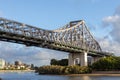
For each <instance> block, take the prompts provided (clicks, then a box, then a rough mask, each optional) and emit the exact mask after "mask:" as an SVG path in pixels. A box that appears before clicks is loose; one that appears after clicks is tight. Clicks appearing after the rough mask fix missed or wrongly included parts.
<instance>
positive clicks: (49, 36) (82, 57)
mask: <svg viewBox="0 0 120 80" xmlns="http://www.w3.org/2000/svg"><path fill="white" fill-rule="evenodd" d="M0 41H7V42H12V43H18V44H24V45H26V46H36V47H42V48H48V49H53V50H59V51H65V52H69V65H74V64H77V63H79V64H80V65H81V66H87V56H88V55H89V56H92V57H93V58H94V61H97V60H98V59H99V58H100V57H103V56H110V55H111V54H110V53H107V52H103V51H102V49H101V47H100V45H99V43H98V42H97V41H96V40H95V39H94V37H93V36H92V35H91V33H90V31H89V30H88V28H87V26H86V24H85V21H83V20H78V21H71V22H69V23H68V24H66V25H65V26H63V27H61V28H59V29H56V30H44V29H41V28H37V27H34V26H31V25H28V24H24V23H20V22H17V21H13V20H8V19H5V18H0ZM76 62H77V63H76Z"/></svg>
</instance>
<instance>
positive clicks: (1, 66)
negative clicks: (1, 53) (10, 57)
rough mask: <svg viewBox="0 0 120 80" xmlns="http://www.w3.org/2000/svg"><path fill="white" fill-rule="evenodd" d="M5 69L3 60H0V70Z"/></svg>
mask: <svg viewBox="0 0 120 80" xmlns="http://www.w3.org/2000/svg"><path fill="white" fill-rule="evenodd" d="M4 67H5V60H4V59H0V69H3V68H4Z"/></svg>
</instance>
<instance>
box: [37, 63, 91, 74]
mask: <svg viewBox="0 0 120 80" xmlns="http://www.w3.org/2000/svg"><path fill="white" fill-rule="evenodd" d="M91 71H92V70H91V69H90V68H89V67H85V66H84V67H80V66H77V65H75V66H56V65H51V66H42V67H39V69H38V71H36V72H38V73H39V74H81V73H90V72H91Z"/></svg>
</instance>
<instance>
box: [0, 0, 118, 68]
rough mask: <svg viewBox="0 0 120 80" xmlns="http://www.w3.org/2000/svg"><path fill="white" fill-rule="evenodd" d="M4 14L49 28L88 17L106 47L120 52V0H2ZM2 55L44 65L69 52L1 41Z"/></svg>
mask: <svg viewBox="0 0 120 80" xmlns="http://www.w3.org/2000/svg"><path fill="white" fill-rule="evenodd" d="M0 17H3V18H7V19H10V20H15V21H18V22H22V23H25V24H29V25H33V26H36V27H38V28H43V29H47V30H54V29H57V28H59V27H62V26H64V25H65V24H67V23H69V22H70V21H74V20H84V21H85V23H86V25H87V26H88V28H89V30H90V32H91V34H92V35H93V36H94V38H95V39H96V40H97V41H98V42H99V44H100V46H101V48H102V50H103V51H107V52H113V53H114V54H115V55H117V56H120V37H119V36H120V0H0ZM0 58H3V59H5V60H6V61H7V62H11V63H13V62H14V61H16V60H20V61H22V62H24V63H28V64H32V63H33V64H35V65H37V66H41V65H49V62H50V60H51V59H52V58H55V59H63V58H68V53H66V52H60V51H54V50H49V49H44V48H39V47H26V46H25V45H20V44H15V43H9V42H2V41H0Z"/></svg>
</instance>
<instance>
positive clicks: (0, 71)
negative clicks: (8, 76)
mask: <svg viewBox="0 0 120 80" xmlns="http://www.w3.org/2000/svg"><path fill="white" fill-rule="evenodd" d="M2 72H35V70H0V73H2Z"/></svg>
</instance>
